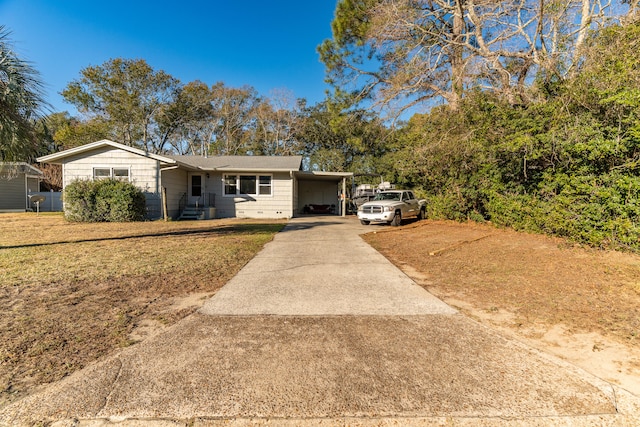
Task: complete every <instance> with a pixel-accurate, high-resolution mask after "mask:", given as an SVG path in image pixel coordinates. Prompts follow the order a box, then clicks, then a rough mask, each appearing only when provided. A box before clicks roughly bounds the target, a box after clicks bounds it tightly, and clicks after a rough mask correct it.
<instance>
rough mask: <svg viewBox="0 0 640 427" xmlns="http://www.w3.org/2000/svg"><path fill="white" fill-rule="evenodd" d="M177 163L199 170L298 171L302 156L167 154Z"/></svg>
mask: <svg viewBox="0 0 640 427" xmlns="http://www.w3.org/2000/svg"><path fill="white" fill-rule="evenodd" d="M167 157H169V158H171V159H173V160H175V161H176V162H178V163H181V164H184V165H188V166H191V167H193V168H197V169H201V170H211V171H213V170H217V171H251V172H267V171H272V172H289V171H299V170H300V168H301V167H302V156H214V157H201V156H178V155H167Z"/></svg>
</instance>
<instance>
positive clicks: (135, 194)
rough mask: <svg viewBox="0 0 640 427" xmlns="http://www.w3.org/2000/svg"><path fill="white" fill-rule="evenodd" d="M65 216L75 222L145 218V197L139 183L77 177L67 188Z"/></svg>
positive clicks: (137, 219) (139, 219) (138, 219)
mask: <svg viewBox="0 0 640 427" xmlns="http://www.w3.org/2000/svg"><path fill="white" fill-rule="evenodd" d="M63 200H64V203H65V219H67V220H68V221H73V222H130V221H142V220H143V219H144V214H145V208H146V206H145V203H146V202H145V197H144V194H142V191H140V189H138V188H137V187H136V186H135V185H133V184H131V183H129V182H124V181H118V180H114V179H102V180H97V181H88V180H76V181H73V182H72V183H70V184H69V185H67V186H66V187H65V189H64V193H63Z"/></svg>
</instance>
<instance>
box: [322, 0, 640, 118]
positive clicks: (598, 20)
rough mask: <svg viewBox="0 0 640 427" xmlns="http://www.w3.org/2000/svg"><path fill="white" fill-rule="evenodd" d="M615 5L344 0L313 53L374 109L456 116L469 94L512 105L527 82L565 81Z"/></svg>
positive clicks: (601, 1) (558, 0)
mask: <svg viewBox="0 0 640 427" xmlns="http://www.w3.org/2000/svg"><path fill="white" fill-rule="evenodd" d="M621 1H623V0H568V1H567V0H504V1H498V2H496V1H490V0H379V1H373V0H348V1H347V0H343V1H341V2H339V3H338V7H337V9H336V18H335V19H334V22H333V32H334V35H333V39H332V40H327V41H325V42H324V43H323V44H322V45H321V46H320V47H319V52H320V54H321V58H322V60H323V61H324V62H325V64H326V65H327V72H328V74H327V76H328V81H329V82H330V83H333V84H334V85H335V86H336V87H337V88H339V89H342V90H348V91H350V92H354V91H355V92H356V93H357V94H358V96H359V99H371V100H373V106H374V107H379V108H391V109H393V110H395V111H396V112H401V111H403V110H406V109H407V108H411V107H413V106H415V105H427V106H429V105H432V104H433V102H437V100H438V99H443V100H445V101H446V102H447V104H448V105H449V107H450V108H452V109H456V108H458V105H459V102H460V99H461V97H462V96H463V95H464V93H465V92H466V91H468V90H470V89H472V88H482V89H485V90H491V91H495V92H497V93H499V94H501V95H503V96H504V97H505V98H506V99H507V100H508V101H509V102H511V103H519V102H522V101H523V100H525V101H526V99H527V97H528V96H529V94H528V90H529V88H530V87H531V84H532V82H533V81H534V79H535V78H536V77H538V76H543V77H545V78H547V79H554V78H559V79H562V78H564V77H566V76H567V75H569V73H570V72H571V70H572V69H573V68H574V64H577V63H579V61H580V56H579V52H580V49H579V48H580V46H581V44H582V43H584V38H585V37H586V35H587V33H588V32H589V31H590V30H597V29H598V28H601V27H602V26H604V25H607V24H608V23H609V22H611V21H615V20H617V19H620V18H621V16H620V10H621ZM637 5H638V1H637V0H632V2H631V4H630V6H629V8H630V10H631V9H636V8H637ZM629 13H631V12H629Z"/></svg>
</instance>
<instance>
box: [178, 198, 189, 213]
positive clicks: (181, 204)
mask: <svg viewBox="0 0 640 427" xmlns="http://www.w3.org/2000/svg"><path fill="white" fill-rule="evenodd" d="M186 207H187V193H182V196H181V197H180V201H178V212H180V214H182V212H184V209H185V208H186Z"/></svg>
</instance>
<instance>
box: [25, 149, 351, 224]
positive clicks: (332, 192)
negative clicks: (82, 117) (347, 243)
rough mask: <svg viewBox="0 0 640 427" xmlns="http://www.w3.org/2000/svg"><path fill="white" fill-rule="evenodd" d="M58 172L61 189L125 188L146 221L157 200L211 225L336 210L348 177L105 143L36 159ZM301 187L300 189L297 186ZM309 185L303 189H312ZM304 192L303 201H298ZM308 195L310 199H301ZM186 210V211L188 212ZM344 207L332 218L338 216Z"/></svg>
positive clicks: (173, 213) (277, 160)
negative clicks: (122, 183)
mask: <svg viewBox="0 0 640 427" xmlns="http://www.w3.org/2000/svg"><path fill="white" fill-rule="evenodd" d="M37 160H38V161H39V162H43V163H55V164H61V165H62V168H63V185H64V186H66V185H68V184H69V183H70V182H72V181H73V180H76V179H102V178H114V179H123V180H128V181H130V182H131V183H133V184H134V185H136V186H137V187H138V188H140V189H141V190H142V191H143V192H144V193H145V195H146V198H147V210H148V212H147V215H148V217H149V218H152V219H153V218H160V217H162V215H163V205H162V193H163V191H164V193H165V195H166V199H165V202H164V203H165V206H166V210H167V213H168V216H169V217H172V218H178V217H180V216H181V215H184V214H185V212H186V211H187V210H189V209H194V208H195V210H196V211H201V210H203V209H204V210H206V211H207V214H206V215H205V216H207V217H217V218H229V217H240V218H291V217H293V216H296V215H298V214H300V213H301V212H303V210H304V204H303V205H301V204H300V203H301V202H303V201H304V203H305V204H308V203H311V204H323V205H324V204H326V205H333V206H339V205H340V203H341V201H343V200H344V197H342V196H341V194H344V189H345V180H346V179H347V178H348V177H350V176H352V174H351V173H311V172H303V171H301V167H302V157H301V156H214V157H200V156H178V155H158V154H151V153H147V152H144V151H142V150H139V149H137V148H133V147H129V146H125V145H122V144H118V143H116V142H113V141H109V140H102V141H97V142H94V143H91V144H87V145H83V146H81V147H76V148H72V149H69V150H65V151H61V152H59V153H55V154H50V155H48V156H43V157H40V158H38V159H37ZM299 179H301V180H303V182H304V183H307V184H308V185H305V186H302V187H301V186H300V185H299V183H298V180H299ZM316 181H317V185H315V186H314V185H311V184H309V183H311V182H316ZM299 188H306V189H307V190H306V193H305V197H304V198H301V197H299V195H298V189H299ZM313 191H315V192H316V194H315V197H314V195H313V194H310V193H309V192H313ZM189 207H191V208H189ZM344 211H345V209H344V206H343V205H342V206H341V207H340V206H339V208H338V209H337V211H336V213H342V214H344Z"/></svg>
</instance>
